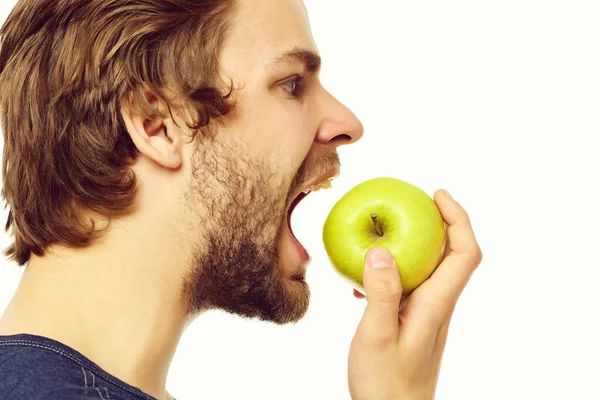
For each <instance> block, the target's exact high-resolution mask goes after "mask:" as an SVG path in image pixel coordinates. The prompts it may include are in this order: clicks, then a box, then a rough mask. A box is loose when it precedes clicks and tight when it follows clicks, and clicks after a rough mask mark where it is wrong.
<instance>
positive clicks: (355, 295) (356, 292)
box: [353, 289, 365, 299]
mask: <svg viewBox="0 0 600 400" xmlns="http://www.w3.org/2000/svg"><path fill="white" fill-rule="evenodd" d="M353 294H354V297H356V298H357V299H364V298H365V295H364V294H362V293H361V292H359V291H358V290H356V289H354V293H353Z"/></svg>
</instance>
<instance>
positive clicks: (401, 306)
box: [348, 190, 482, 400]
mask: <svg viewBox="0 0 600 400" xmlns="http://www.w3.org/2000/svg"><path fill="white" fill-rule="evenodd" d="M434 200H435V202H436V204H437V206H438V208H439V210H440V212H441V214H442V217H443V218H444V220H445V221H446V224H447V225H448V227H447V243H446V250H445V252H444V256H443V258H442V262H441V263H440V265H439V266H438V267H437V269H436V270H435V272H434V273H433V274H432V275H431V277H430V278H429V279H428V280H426V281H425V282H423V284H422V285H421V286H419V287H418V288H417V289H415V290H414V291H413V292H412V293H411V294H410V295H409V296H405V297H402V284H401V282H400V276H399V273H398V269H397V267H396V266H395V263H394V260H393V258H392V255H391V254H390V253H389V252H388V251H387V250H386V249H384V248H382V247H376V248H373V249H371V250H369V252H368V253H367V255H366V257H365V269H364V275H363V284H364V288H365V292H366V298H367V302H368V303H367V307H366V309H365V312H364V315H363V318H362V320H361V321H360V324H359V326H358V329H357V330H356V334H355V335H354V338H353V340H352V344H351V346H350V354H349V356H348V384H349V388H350V395H351V396H352V399H354V400H422V399H427V400H430V399H433V398H434V395H435V388H436V384H437V377H438V373H439V369H440V363H441V359H442V353H443V352H444V347H445V345H446V337H447V336H448V326H449V325H450V319H451V318H452V313H453V312H454V307H455V305H456V302H457V301H458V298H459V296H460V294H461V293H462V290H463V289H464V287H465V286H466V284H467V282H468V281H469V279H470V277H471V275H472V273H473V271H475V269H476V268H477V266H478V265H479V263H480V262H481V258H482V254H481V249H480V248H479V245H478V244H477V241H476V239H475V235H474V233H473V229H472V227H471V223H470V220H469V216H468V215H467V213H466V212H465V210H464V209H463V208H462V207H461V206H460V204H458V203H457V202H456V201H455V200H453V199H452V197H450V195H447V192H445V191H442V190H438V191H437V192H436V193H435V195H434ZM374 265H376V266H379V267H383V268H374V267H373V266H374ZM400 267H402V266H400ZM354 294H355V296H356V297H364V296H362V295H361V294H360V293H359V292H357V291H355V292H354Z"/></svg>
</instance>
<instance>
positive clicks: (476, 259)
mask: <svg viewBox="0 0 600 400" xmlns="http://www.w3.org/2000/svg"><path fill="white" fill-rule="evenodd" d="M468 256H469V260H470V261H471V262H472V263H473V264H475V265H476V266H477V265H479V264H481V261H482V260H483V252H482V251H481V247H479V245H475V247H474V248H473V249H472V250H471V251H469V253H468Z"/></svg>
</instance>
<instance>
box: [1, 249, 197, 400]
mask: <svg viewBox="0 0 600 400" xmlns="http://www.w3.org/2000/svg"><path fill="white" fill-rule="evenodd" d="M154 243H156V242H154ZM159 243H160V242H159ZM122 250H125V251H115V249H114V248H112V249H108V248H104V249H103V248H102V245H101V246H98V247H96V248H95V249H94V250H91V249H87V250H82V249H80V250H66V249H61V250H60V251H57V252H52V253H53V254H50V253H48V254H47V255H46V256H44V257H43V258H39V257H32V258H31V260H30V261H29V264H28V265H27V267H26V269H25V272H24V273H23V277H22V279H21V282H20V284H19V287H18V288H17V291H16V293H15V295H14V297H13V299H12V300H11V302H10V304H9V306H8V307H7V309H6V311H5V313H4V315H3V316H2V318H1V319H0V334H3V335H9V334H17V333H29V334H34V335H40V336H45V337H49V338H51V339H54V340H57V341H59V342H61V343H63V344H65V345H67V346H70V347H72V348H74V349H75V350H77V351H79V352H80V353H82V354H83V355H84V356H86V357H88V358H89V359H91V360H92V361H93V362H95V363H96V364H98V365H99V366H100V367H101V368H103V369H104V370H106V371H107V372H108V373H110V374H112V375H114V376H116V377H117V378H119V379H121V380H123V381H124V382H127V383H128V384H130V385H132V386H136V387H138V388H140V389H141V390H143V391H144V392H146V393H148V394H150V395H151V396H154V397H156V398H157V399H161V400H162V399H169V398H170V396H169V395H168V394H167V391H166V380H167V374H168V370H169V366H170V364H171V360H172V358H173V355H174V353H175V350H176V348H177V344H178V342H179V339H180V337H181V335H182V333H183V330H184V328H185V324H186V322H187V321H188V319H187V313H186V307H185V304H184V302H183V301H182V299H181V298H180V294H181V282H182V275H181V274H176V273H173V268H174V265H177V261H179V262H182V261H183V260H181V259H176V256H174V255H173V254H166V253H165V252H161V251H157V250H152V249H143V250H144V251H139V250H141V249H137V250H138V251H136V250H134V249H132V248H131V247H129V248H127V249H122ZM110 257H112V259H111V258H110ZM179 258H181V256H180V257H179ZM180 265H181V264H180Z"/></svg>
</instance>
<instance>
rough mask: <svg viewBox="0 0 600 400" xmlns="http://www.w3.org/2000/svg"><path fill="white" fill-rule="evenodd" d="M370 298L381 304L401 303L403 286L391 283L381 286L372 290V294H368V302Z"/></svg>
mask: <svg viewBox="0 0 600 400" xmlns="http://www.w3.org/2000/svg"><path fill="white" fill-rule="evenodd" d="M369 297H370V298H371V299H372V300H375V301H377V302H380V303H385V304H388V303H399V302H400V298H401V297H402V286H401V285H400V284H394V283H391V282H388V283H387V284H381V285H379V286H375V287H372V288H371V290H370V293H367V300H369Z"/></svg>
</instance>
